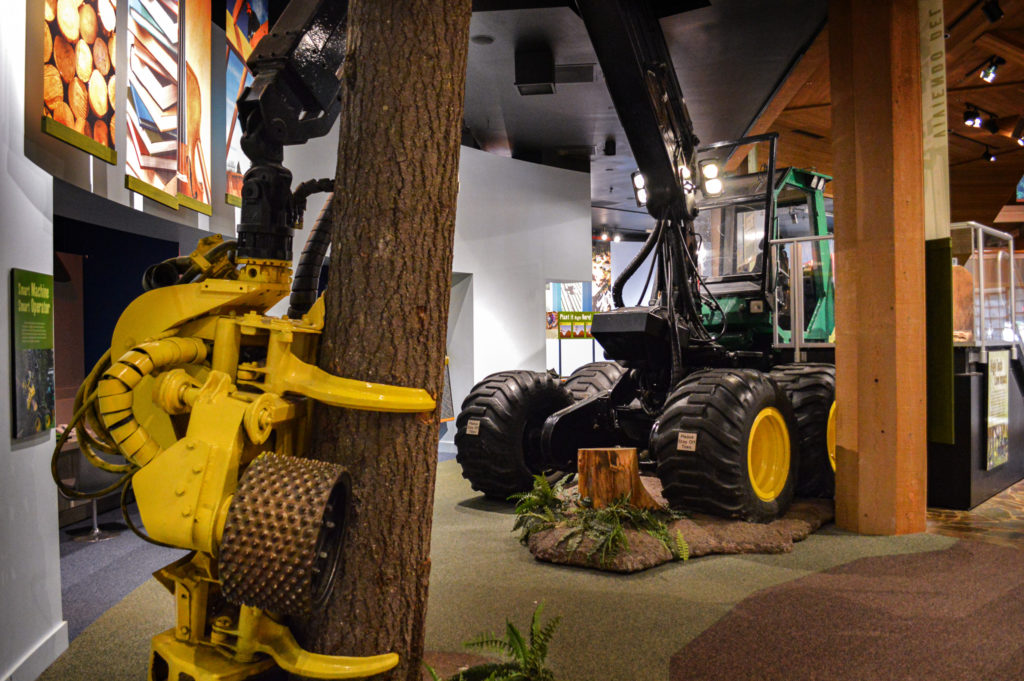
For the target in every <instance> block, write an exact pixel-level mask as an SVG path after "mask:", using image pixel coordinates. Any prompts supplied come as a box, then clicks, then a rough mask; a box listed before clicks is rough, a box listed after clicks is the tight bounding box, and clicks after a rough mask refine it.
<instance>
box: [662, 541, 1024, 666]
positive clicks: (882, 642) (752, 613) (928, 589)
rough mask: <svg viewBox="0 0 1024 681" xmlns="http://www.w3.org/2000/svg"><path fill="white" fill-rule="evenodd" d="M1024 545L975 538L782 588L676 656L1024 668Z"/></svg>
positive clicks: (857, 564) (723, 661)
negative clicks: (1002, 544)
mask: <svg viewBox="0 0 1024 681" xmlns="http://www.w3.org/2000/svg"><path fill="white" fill-rule="evenodd" d="M1022 631H1024V552H1022V551H1021V550H1020V549H1015V548H1007V547H1002V546H995V545H993V544H990V543H983V542H976V541H959V542H957V543H956V544H954V545H953V546H952V547H950V548H949V549H946V550H944V551H937V552H931V553H919V554H914V555H900V556H881V557H874V558H865V559H862V560H858V561H854V562H853V563H849V564H847V565H842V566H839V567H836V568H833V569H831V570H827V571H825V572H822V573H819V574H816V575H810V576H807V577H803V578H801V579H798V580H795V581H792V582H789V583H787V584H782V585H779V586H775V587H772V588H770V589H767V590H765V591H762V592H761V593H758V594H756V595H754V596H752V597H750V598H748V599H746V600H745V601H743V602H742V603H740V604H739V605H737V606H736V607H735V608H734V609H733V610H732V611H731V612H730V613H729V614H728V615H726V616H725V617H723V618H722V619H721V620H719V621H718V623H716V624H715V625H714V626H712V627H711V628H709V629H708V630H706V631H705V632H704V633H703V634H701V635H700V636H699V637H698V638H697V639H696V640H695V641H693V642H692V643H691V644H690V645H688V646H687V647H686V648H684V649H683V650H682V651H681V652H680V653H678V654H677V655H675V656H674V657H673V659H672V673H671V676H670V678H671V681H690V680H696V679H701V680H704V679H761V680H765V681H770V680H772V679H779V680H780V681H781V680H782V679H786V680H791V679H828V680H829V681H861V680H862V679H889V680H895V679H915V680H916V679H921V680H925V679H928V680H931V679H957V680H958V681H992V680H995V679H1020V678H1024V642H1022V641H1024V639H1022V637H1021V632H1022Z"/></svg>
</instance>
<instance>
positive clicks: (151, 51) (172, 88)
mask: <svg viewBox="0 0 1024 681" xmlns="http://www.w3.org/2000/svg"><path fill="white" fill-rule="evenodd" d="M179 34H180V29H179V24H178V0H128V102H127V106H126V107H125V109H126V111H125V113H126V114H127V115H126V119H127V120H126V121H125V123H126V127H127V131H128V135H127V137H128V143H127V145H126V154H127V157H126V162H125V166H126V168H127V172H128V176H127V178H126V181H125V183H126V185H127V187H128V188H129V189H131V190H132V191H136V192H139V193H140V194H143V195H144V196H148V197H149V198H151V199H153V200H154V201H158V202H160V203H163V204H165V205H167V206H170V207H171V208H177V207H178V199H177V194H178V69H179V65H178V55H179V49H178V48H179V44H180V35H179Z"/></svg>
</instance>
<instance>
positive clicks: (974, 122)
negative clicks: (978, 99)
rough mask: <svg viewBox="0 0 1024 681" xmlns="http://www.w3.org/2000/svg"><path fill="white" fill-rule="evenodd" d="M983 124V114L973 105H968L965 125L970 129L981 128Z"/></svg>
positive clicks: (965, 113) (965, 112)
mask: <svg viewBox="0 0 1024 681" xmlns="http://www.w3.org/2000/svg"><path fill="white" fill-rule="evenodd" d="M983 124H984V121H983V120H982V118H981V112H980V111H978V108H977V107H976V106H974V105H973V104H968V105H967V110H966V111H964V125H966V126H967V127H968V128H980V127H981V126H982V125H983Z"/></svg>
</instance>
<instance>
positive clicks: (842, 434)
mask: <svg viewBox="0 0 1024 681" xmlns="http://www.w3.org/2000/svg"><path fill="white" fill-rule="evenodd" d="M829 56H830V60H831V80H832V139H833V142H832V149H833V155H834V158H835V184H834V187H835V225H836V229H835V245H836V272H837V276H836V279H837V281H836V291H837V300H836V390H837V393H836V404H837V419H838V422H837V425H838V433H837V435H838V437H837V473H836V523H837V525H839V527H841V528H843V529H846V530H851V531H854V532H859V533H862V534H904V533H911V532H921V531H923V530H924V529H925V500H926V494H925V484H926V462H927V445H926V411H925V406H926V405H925V289H924V281H925V266H924V265H925V256H924V208H923V199H922V193H923V164H922V115H921V74H920V69H921V66H920V60H919V45H918V3H917V0H879V1H878V2H862V1H860V0H832V2H831V3H830V5H829Z"/></svg>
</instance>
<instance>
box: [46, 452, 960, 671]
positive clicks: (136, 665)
mask: <svg viewBox="0 0 1024 681" xmlns="http://www.w3.org/2000/svg"><path fill="white" fill-rule="evenodd" d="M511 526H512V516H511V510H510V508H509V507H508V506H506V505H504V504H497V503H494V502H489V501H487V500H485V499H484V498H483V497H481V496H479V495H477V494H475V493H474V492H473V491H472V490H471V489H470V488H469V485H468V483H466V482H465V481H464V480H463V479H462V478H461V476H460V474H459V467H458V465H457V464H456V463H455V462H454V461H444V462H442V463H440V464H439V466H438V483H437V493H436V498H435V511H434V531H433V544H432V552H431V554H432V555H431V559H432V572H431V583H430V603H429V607H428V613H427V634H426V639H427V640H426V644H427V648H428V649H429V650H435V651H450V652H460V651H463V650H464V649H463V647H462V643H463V642H464V641H466V640H467V639H469V638H471V637H472V636H474V635H476V634H478V633H480V632H483V631H498V630H500V629H502V628H503V627H504V624H505V620H506V618H511V619H512V620H513V621H514V622H517V623H519V624H520V625H521V626H522V625H525V624H526V622H527V621H528V618H529V616H530V613H531V612H532V611H533V609H534V608H535V607H536V604H537V603H540V602H543V603H544V604H545V613H546V614H548V615H561V617H562V625H561V626H560V628H559V630H558V632H557V633H556V635H555V639H554V642H553V644H552V647H551V655H550V662H551V666H552V668H553V669H554V670H555V672H556V674H557V676H558V678H559V679H560V681H577V680H578V681H584V680H587V681H596V680H597V679H603V680H606V681H646V680H647V679H651V680H658V681H664V680H665V679H667V678H668V674H669V660H670V659H671V658H672V656H673V655H675V654H676V653H678V652H679V651H680V650H682V649H683V648H684V646H686V644H687V643H689V642H690V641H691V640H693V639H695V638H696V637H698V636H699V635H700V634H701V633H702V632H704V631H705V630H706V629H708V628H709V627H711V626H712V625H714V624H715V623H716V622H718V621H719V620H720V619H721V618H722V617H724V616H726V615H727V614H728V613H729V611H730V610H732V609H733V607H734V606H736V605H737V604H738V603H740V602H741V601H743V600H744V599H746V598H748V597H749V596H751V595H753V594H755V593H757V592H759V591H761V590H763V589H768V588H771V587H776V586H779V585H784V584H787V583H790V582H793V580H797V579H800V578H804V577H808V576H812V575H816V574H817V573H819V572H821V571H823V570H829V569H831V568H836V567H839V566H842V565H845V564H847V563H850V562H851V561H855V560H857V559H861V558H864V557H867V556H890V555H902V554H911V555H912V554H917V553H919V552H934V551H939V550H942V549H947V548H949V547H950V546H952V545H953V544H955V543H956V542H955V540H953V539H950V538H946V537H939V536H933V535H911V536H906V537H862V536H856V535H851V534H847V533H843V532H840V531H837V530H835V529H830V528H825V529H823V530H821V531H819V532H817V533H815V534H814V535H812V536H811V537H808V538H807V539H806V540H804V541H803V542H801V543H799V544H797V545H796V546H795V548H794V550H793V551H792V552H791V553H787V554H778V555H738V556H711V557H705V558H697V559H694V560H691V561H689V562H687V563H670V564H667V565H663V566H661V567H658V568H654V569H652V570H649V571H647V572H643V573H639V574H635V575H627V576H623V575H613V574H608V573H602V572H596V571H591V570H580V569H576V568H568V567H559V566H554V565H550V564H547V563H540V562H538V561H536V560H534V559H533V557H532V556H531V555H530V553H529V552H528V551H527V550H526V549H525V548H524V547H522V546H521V545H520V544H519V543H518V541H517V539H516V538H515V536H514V535H512V534H511V532H510V529H511ZM933 555H939V554H935V553H928V554H922V558H923V560H924V561H925V562H927V560H928V556H933ZM112 567H113V566H112ZM962 577H963V579H964V581H965V582H967V581H969V579H970V574H969V572H968V573H966V574H964V575H963V576H962ZM865 588H867V589H868V590H869V591H870V589H871V588H872V587H871V581H870V580H866V587H865ZM794 616H795V617H799V616H800V615H799V614H794ZM172 621H173V609H172V603H171V598H170V596H169V595H168V594H167V593H166V591H164V590H163V589H162V587H160V586H159V585H157V584H156V582H155V581H153V580H150V581H148V582H146V583H145V584H143V585H142V586H140V587H139V588H137V589H136V590H135V591H133V592H132V593H131V594H129V595H128V596H127V597H126V598H125V599H124V600H123V601H121V602H120V603H118V604H117V605H116V606H115V607H113V608H111V609H110V610H109V611H107V612H106V613H105V614H103V615H102V616H101V617H100V618H99V619H98V620H96V622H94V623H93V624H92V625H90V626H89V627H87V628H86V629H85V630H84V631H83V632H82V633H81V635H79V636H78V637H77V638H76V639H75V640H74V641H73V642H72V643H71V647H70V648H69V650H68V651H67V652H66V653H65V654H64V655H63V656H62V657H61V658H60V659H59V660H58V661H57V662H56V663H54V665H53V666H51V668H50V669H49V670H47V671H46V672H45V673H44V674H43V676H42V677H40V679H41V681H93V680H95V679H103V681H139V680H140V679H144V678H145V674H146V660H147V657H148V649H149V638H150V637H151V636H152V635H154V634H156V633H158V632H160V631H162V630H163V629H165V628H167V627H169V626H170V625H171V624H172ZM708 678H728V677H708ZM736 678H741V677H736ZM872 678H886V677H885V676H884V675H883V676H882V677H879V676H877V675H876V676H874V677H872Z"/></svg>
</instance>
